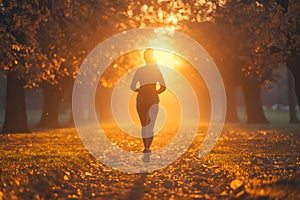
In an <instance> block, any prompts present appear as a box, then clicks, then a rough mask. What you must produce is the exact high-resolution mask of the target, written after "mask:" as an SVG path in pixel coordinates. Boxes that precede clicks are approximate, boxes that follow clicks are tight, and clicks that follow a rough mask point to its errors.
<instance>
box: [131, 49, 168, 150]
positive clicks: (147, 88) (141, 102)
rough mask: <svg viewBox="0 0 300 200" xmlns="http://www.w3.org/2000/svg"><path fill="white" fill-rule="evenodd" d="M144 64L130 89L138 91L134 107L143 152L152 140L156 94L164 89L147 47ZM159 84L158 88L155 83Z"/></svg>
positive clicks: (160, 76)
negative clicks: (141, 138) (139, 124)
mask: <svg viewBox="0 0 300 200" xmlns="http://www.w3.org/2000/svg"><path fill="white" fill-rule="evenodd" d="M143 59H144V61H145V63H146V65H145V66H143V67H141V68H139V69H138V70H137V71H136V72H135V74H134V77H133V79H132V83H131V89H132V90H133V91H135V92H138V95H137V98H136V109H137V112H138V115H139V118H140V121H141V125H142V137H143V143H144V147H145V149H144V150H143V153H150V154H151V151H150V146H151V144H152V141H153V136H154V132H153V128H154V124H155V120H156V117H157V113H158V103H159V97H158V94H160V93H162V92H164V91H165V90H166V84H165V82H164V79H163V76H162V74H161V72H160V70H159V68H158V66H157V62H156V59H155V56H154V50H153V49H151V48H147V49H146V50H145V51H144V52H143ZM157 84H159V86H160V87H159V89H158V90H157V89H156V85H157Z"/></svg>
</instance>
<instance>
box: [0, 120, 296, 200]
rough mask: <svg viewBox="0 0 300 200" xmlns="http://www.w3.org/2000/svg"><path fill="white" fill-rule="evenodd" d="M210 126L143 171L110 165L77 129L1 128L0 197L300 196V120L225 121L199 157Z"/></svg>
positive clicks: (122, 141) (160, 141)
mask: <svg viewBox="0 0 300 200" xmlns="http://www.w3.org/2000/svg"><path fill="white" fill-rule="evenodd" d="M282 129H283V130H282ZM108 130H110V131H107V134H108V136H109V138H111V140H112V142H114V143H116V144H117V145H119V146H120V147H122V148H124V149H129V150H133V151H141V149H142V143H141V141H139V140H132V139H131V138H128V137H126V136H124V135H120V134H117V133H118V129H117V128H113V127H110V128H109V129H108ZM204 134H205V128H203V129H202V130H201V129H200V130H199V132H198V133H197V137H196V138H195V140H194V142H193V144H192V146H191V148H190V149H189V150H188V151H187V152H186V153H185V154H184V155H183V156H182V157H181V158H180V159H178V160H177V161H176V162H174V163H172V164H171V165H169V166H168V167H166V168H164V169H160V170H157V171H154V172H151V173H145V174H126V173H122V172H119V171H117V170H114V169H111V168H110V167H108V166H104V165H103V164H102V163H101V162H99V161H97V160H96V159H95V158H94V157H93V156H91V155H90V154H89V152H88V151H87V150H86V149H85V147H84V146H83V145H82V143H81V140H80V139H79V137H78V135H77V132H76V130H75V129H71V128H70V129H59V130H51V131H46V132H38V131H37V132H34V133H32V134H8V135H7V134H6V135H0V149H1V150H0V151H1V154H0V200H1V199H92V198H95V199H234V198H240V199H300V168H299V167H300V127H299V126H296V125H295V126H293V127H292V128H288V129H284V128H281V130H279V129H278V128H275V129H274V128H272V127H271V128H270V127H259V128H258V127H244V128H241V127H239V126H233V125H231V126H226V127H225V128H224V131H223V133H222V136H221V138H220V139H219V141H218V143H217V145H216V146H215V148H214V149H213V151H211V153H210V154H209V155H208V156H206V157H204V158H199V157H198V156H197V155H198V151H199V146H200V144H201V141H202V139H203V136H204ZM173 136H174V133H173V132H172V131H171V130H170V131H169V132H168V131H165V134H163V135H158V136H157V137H156V138H155V140H154V143H153V147H154V150H155V149H158V148H160V147H161V146H164V145H166V143H167V142H169V141H170V140H171V139H172V137H173ZM170 153H171V152H170Z"/></svg>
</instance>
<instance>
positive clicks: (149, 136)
mask: <svg viewBox="0 0 300 200" xmlns="http://www.w3.org/2000/svg"><path fill="white" fill-rule="evenodd" d="M157 114H158V104H153V105H152V106H151V107H150V109H149V110H148V113H147V115H148V117H147V118H148V119H149V123H148V124H147V125H146V126H145V127H143V128H145V132H146V133H145V136H146V138H145V139H146V141H145V143H146V145H145V147H146V148H147V149H150V146H151V144H152V141H153V137H154V130H153V129H154V125H155V121H156V118H157Z"/></svg>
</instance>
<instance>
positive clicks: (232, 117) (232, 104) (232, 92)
mask: <svg viewBox="0 0 300 200" xmlns="http://www.w3.org/2000/svg"><path fill="white" fill-rule="evenodd" d="M226 94H227V112H226V123H238V122H239V118H238V115H237V105H236V103H237V102H236V87H235V86H230V87H226Z"/></svg>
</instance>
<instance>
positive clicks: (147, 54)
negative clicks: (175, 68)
mask: <svg viewBox="0 0 300 200" xmlns="http://www.w3.org/2000/svg"><path fill="white" fill-rule="evenodd" d="M143 59H144V60H145V62H146V63H147V64H153V63H156V59H155V55H154V50H153V49H152V48H147V49H146V50H145V51H144V53H143Z"/></svg>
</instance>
